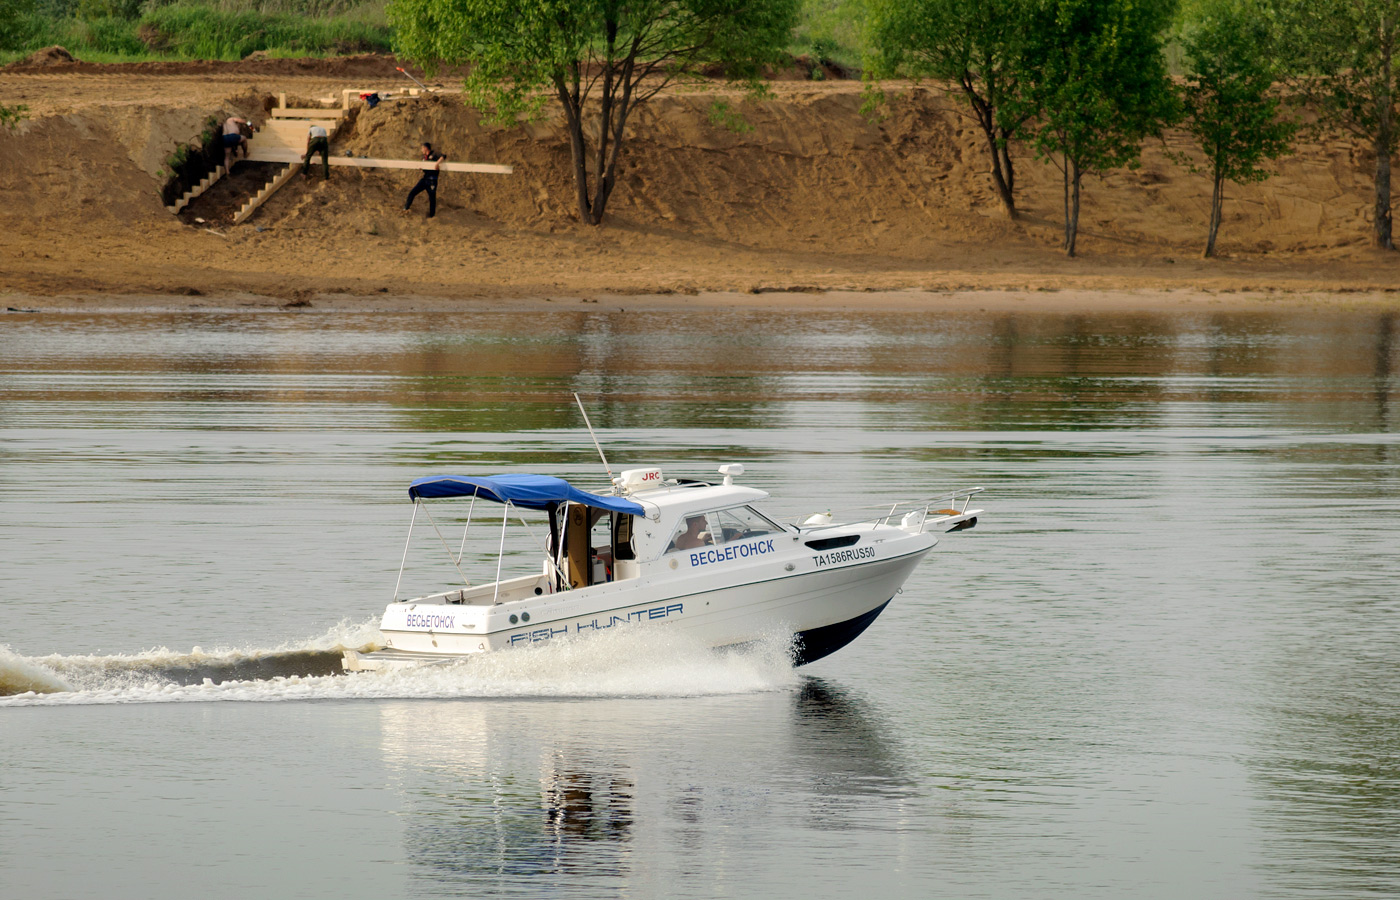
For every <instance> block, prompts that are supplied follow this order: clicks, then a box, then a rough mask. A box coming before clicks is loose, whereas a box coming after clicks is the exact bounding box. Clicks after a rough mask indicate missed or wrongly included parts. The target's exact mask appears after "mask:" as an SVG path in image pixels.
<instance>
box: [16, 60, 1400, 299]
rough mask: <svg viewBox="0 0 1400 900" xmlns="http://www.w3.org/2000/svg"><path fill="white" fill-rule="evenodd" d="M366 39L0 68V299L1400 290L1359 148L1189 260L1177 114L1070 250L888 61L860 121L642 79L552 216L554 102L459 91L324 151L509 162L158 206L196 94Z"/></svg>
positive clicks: (321, 81)
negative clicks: (1005, 203)
mask: <svg viewBox="0 0 1400 900" xmlns="http://www.w3.org/2000/svg"><path fill="white" fill-rule="evenodd" d="M374 66H375V64H374V63H373V61H368V62H366V61H360V62H357V63H356V64H355V66H354V67H353V68H351V69H348V70H346V71H344V72H342V71H339V70H337V69H335V68H334V67H333V66H330V65H329V64H328V66H326V67H322V68H319V69H318V68H317V67H316V66H309V67H306V66H303V67H296V66H288V65H283V66H280V67H273V68H265V69H259V68H258V67H256V66H249V67H247V68H240V67H239V66H238V65H236V64H224V65H220V66H214V67H211V66H204V67H202V68H200V67H198V66H194V65H192V66H191V68H190V69H189V70H188V71H186V70H182V69H180V68H179V67H178V66H171V65H164V64H162V66H161V67H153V68H151V69H150V70H149V71H147V70H140V69H135V68H133V67H113V68H111V69H101V68H97V69H95V70H94V67H87V68H85V69H84V70H82V71H72V72H69V71H63V70H61V69H55V70H54V71H52V72H50V71H25V72H15V71H7V70H0V99H2V100H4V102H9V103H13V102H22V103H25V104H27V105H29V107H30V118H29V119H27V120H26V121H24V122H22V123H21V125H20V127H19V128H18V129H16V130H14V131H12V132H0V230H3V233H4V234H5V235H6V238H5V240H4V241H3V242H0V294H3V295H4V300H3V304H4V305H5V306H15V307H20V308H31V307H35V306H42V307H45V308H89V309H91V308H104V309H121V308H132V307H135V306H150V305H153V304H154V305H160V306H164V307H175V308H182V307H187V306H188V307H210V306H218V307H232V308H254V307H267V308H279V307H282V306H284V305H285V304H288V303H292V302H298V301H304V302H310V303H312V304H313V305H314V307H315V308H341V307H342V306H355V307H357V308H365V309H370V308H374V309H398V308H410V307H412V308H417V307H421V306H425V305H427V306H433V307H436V308H445V309H446V308H463V307H464V305H475V306H480V305H482V304H489V305H499V304H503V303H504V304H507V305H513V304H517V303H524V304H535V303H539V304H545V303H554V302H573V303H578V302H580V301H585V302H586V301H591V300H597V301H599V302H605V303H612V304H616V305H623V306H626V305H631V306H634V307H635V306H641V305H647V306H654V307H658V308H664V307H665V306H667V305H671V304H689V305H703V304H711V305H726V304H763V305H797V306H814V307H829V306H837V305H843V304H859V305H864V306H872V305H874V306H879V307H881V308H884V307H888V308H891V309H893V308H907V309H960V308H995V307H998V306H1002V305H1004V306H1005V307H1006V308H1008V309H1025V308H1043V309H1066V310H1074V309H1081V308H1086V307H1087V308H1099V307H1102V306H1104V305H1108V306H1111V307H1114V308H1119V309H1125V310H1126V309H1162V308H1186V307H1191V308H1194V307H1211V308H1226V307H1228V308H1245V307H1256V306H1264V307H1268V306H1278V305H1279V304H1291V305H1304V306H1307V305H1316V304H1326V305H1330V306H1339V305H1340V306H1347V305H1357V304H1367V305H1377V304H1379V305H1391V304H1393V303H1395V302H1400V301H1396V300H1395V299H1394V298H1396V297H1397V296H1400V295H1395V294H1391V293H1389V291H1391V290H1393V289H1395V288H1397V287H1400V256H1397V255H1396V254H1394V253H1380V252H1378V251H1375V250H1373V249H1371V248H1370V246H1369V244H1368V238H1369V224H1368V222H1367V220H1366V217H1367V215H1368V212H1367V210H1368V208H1369V204H1370V181H1369V176H1368V172H1370V171H1372V170H1373V168H1374V162H1373V161H1371V160H1368V159H1367V151H1366V148H1365V147H1363V146H1361V145H1359V144H1357V143H1355V142H1353V141H1351V140H1350V139H1344V138H1341V137H1337V138H1335V139H1329V140H1327V141H1321V142H1317V143H1313V144H1304V145H1302V146H1300V147H1299V150H1298V154H1297V155H1296V156H1295V157H1292V158H1290V159H1288V160H1284V161H1283V162H1282V163H1281V164H1280V166H1279V175H1278V176H1277V177H1276V178H1273V179H1271V180H1269V181H1267V182H1264V183H1263V184H1261V185H1252V186H1248V187H1240V188H1237V189H1232V191H1231V194H1230V200H1229V203H1228V205H1227V208H1226V213H1227V218H1226V221H1225V224H1224V228H1223V231H1222V245H1221V246H1222V250H1223V252H1224V258H1221V259H1217V260H1202V259H1200V258H1199V256H1198V253H1199V245H1200V241H1201V238H1202V236H1203V231H1204V222H1205V209H1206V204H1207V201H1208V190H1209V186H1208V184H1207V183H1206V181H1205V180H1204V178H1202V177H1201V176H1199V175H1193V174H1191V173H1189V172H1188V171H1187V170H1186V169H1185V168H1183V167H1181V166H1179V165H1177V164H1175V163H1173V162H1171V161H1170V159H1169V157H1168V153H1167V151H1171V150H1182V149H1184V148H1185V147H1186V139H1185V137H1184V136H1183V135H1169V136H1168V140H1167V141H1166V144H1165V146H1153V147H1149V148H1148V150H1147V152H1146V153H1145V154H1144V164H1143V166H1142V168H1141V169H1138V170H1136V171H1121V172H1113V173H1110V174H1109V175H1108V176H1106V177H1104V178H1102V179H1094V180H1093V181H1091V182H1090V183H1088V185H1087V187H1086V195H1085V208H1084V213H1083V223H1084V224H1083V230H1082V232H1081V238H1080V246H1081V251H1082V255H1081V257H1080V258H1078V259H1073V260H1069V259H1065V258H1064V257H1063V255H1062V254H1061V253H1060V251H1059V250H1058V240H1059V237H1060V223H1059V215H1060V211H1059V207H1058V203H1059V200H1060V190H1059V188H1060V185H1059V173H1058V170H1056V169H1054V168H1053V167H1051V166H1048V165H1045V164H1043V163H1039V162H1036V161H1034V160H1032V159H1031V158H1029V156H1027V155H1026V154H1025V153H1022V154H1021V155H1020V156H1019V157H1018V162H1019V165H1020V170H1019V172H1018V177H1019V184H1020V187H1019V191H1020V195H1021V201H1022V208H1023V211H1024V216H1023V218H1022V219H1021V220H1020V221H1017V222H1011V221H1008V220H1007V219H1006V217H1005V216H1004V215H1003V214H1002V212H1001V210H1000V209H999V206H998V204H997V203H996V201H995V198H994V197H993V194H992V189H991V185H990V182H989V180H988V178H987V176H986V174H985V169H986V165H985V162H984V155H983V151H982V148H981V147H980V145H979V139H980V138H979V133H978V132H977V131H976V129H975V128H974V127H973V126H972V125H971V123H970V122H968V121H967V120H966V119H964V118H963V117H962V116H961V115H960V113H959V110H958V107H957V106H956V104H954V103H953V102H951V101H950V100H949V98H948V97H947V96H946V95H944V94H943V93H942V92H939V91H936V90H930V89H926V88H914V87H911V86H907V85H904V86H896V88H897V90H896V91H895V93H894V94H893V99H892V102H891V104H890V107H889V115H888V116H887V117H886V118H884V119H883V120H880V121H871V120H870V119H868V118H866V117H865V116H863V115H862V114H861V112H860V106H861V96H860V85H858V84H852V83H840V82H832V83H823V84H817V83H811V82H778V83H775V85H774V93H773V96H772V97H771V98H769V99H767V100H763V101H759V102H753V101H747V100H743V99H742V98H740V97H739V96H737V95H725V96H727V97H728V99H730V100H732V101H733V102H735V103H738V104H739V105H740V106H741V108H742V109H743V112H744V115H745V117H746V119H747V121H748V123H749V125H751V126H752V130H751V131H747V132H742V133H735V132H733V131H728V130H725V129H724V128H721V127H719V126H717V125H714V124H712V123H711V122H710V121H709V117H708V111H709V108H710V104H711V103H712V102H713V100H714V99H715V97H716V96H717V92H702V93H686V94H675V95H668V96H663V97H662V98H659V99H658V100H657V101H656V102H655V103H654V104H653V105H652V106H650V107H647V108H644V109H643V110H641V111H639V113H638V114H637V116H636V117H635V118H634V121H633V127H634V132H635V134H634V139H633V143H632V144H631V145H630V146H629V149H628V152H627V155H626V157H625V165H624V171H623V173H622V176H621V183H620V185H619V188H618V190H617V192H616V194H615V196H614V200H613V203H612V205H611V206H610V212H609V217H608V221H607V222H606V223H605V224H604V225H603V226H601V227H597V228H594V227H590V226H585V225H581V224H579V223H578V222H577V220H576V219H575V218H574V217H573V209H572V204H573V199H572V197H573V191H572V187H571V183H570V176H569V169H568V149H567V143H566V141H565V140H564V138H563V132H562V130H561V128H560V125H559V123H558V122H556V121H553V120H549V119H546V120H545V121H542V122H538V123H532V124H525V125H519V126H515V127H511V128H502V127H494V126H485V125H482V124H481V122H480V117H479V115H477V114H476V113H475V112H474V111H472V110H469V109H467V108H466V107H464V106H463V104H462V103H461V100H460V97H459V96H457V95H453V94H448V95H445V96H440V97H436V98H426V99H421V100H417V101H404V102H403V103H397V104H395V103H389V104H383V105H381V106H380V107H379V108H378V109H375V110H372V111H367V112H366V113H365V114H364V115H362V116H360V118H359V119H358V120H357V121H356V122H355V123H354V125H353V127H351V128H350V129H348V131H347V132H346V133H345V134H344V136H343V137H342V138H341V139H339V140H338V141H337V145H336V148H335V149H336V152H337V153H342V152H349V153H354V154H356V155H370V156H391V157H403V156H407V155H409V154H411V152H412V148H413V146H414V145H415V144H416V142H418V141H420V140H424V139H432V140H434V141H435V142H436V143H437V144H438V145H439V146H440V147H443V148H444V149H446V150H447V151H448V152H449V156H450V157H451V158H453V159H457V160H468V161H479V162H505V163H510V164H512V165H514V166H515V167H516V173H515V174H514V175H512V176H508V177H502V176H452V177H450V178H447V177H445V178H444V180H443V187H442V191H441V193H440V197H439V215H438V216H437V218H436V219H434V220H431V221H429V220H426V219H424V218H423V217H422V210H421V209H420V210H418V211H417V212H415V213H414V214H411V215H409V216H402V215H400V214H399V213H398V211H397V207H398V206H399V205H400V204H401V203H402V198H403V196H404V193H405V191H406V190H407V187H408V185H409V183H410V182H411V180H412V177H411V176H410V175H405V174H404V173H398V172H385V171H353V172H351V171H346V170H337V171H336V172H335V174H334V177H333V178H332V179H331V180H330V182H328V183H327V182H322V181H320V180H319V179H316V180H313V181H310V182H302V181H300V180H296V181H295V182H294V183H293V184H292V185H290V186H289V187H287V188H286V189H284V190H283V191H282V192H281V193H279V194H278V195H276V196H275V197H274V198H273V199H272V201H271V202H269V203H268V204H267V205H266V206H265V207H264V208H263V209H262V210H260V211H259V212H258V214H257V215H256V216H255V217H254V218H253V219H252V220H250V221H249V222H248V223H246V224H244V225H239V226H232V225H231V224H230V223H229V222H228V221H226V220H227V217H228V215H229V214H230V213H231V210H232V209H233V208H235V207H236V204H237V203H238V202H240V201H239V198H238V197H237V196H235V195H234V192H233V190H232V187H230V188H229V189H228V190H227V191H226V192H225V193H226V194H227V196H224V195H220V194H219V193H218V192H217V191H211V192H210V194H209V195H206V198H207V199H206V198H201V200H200V201H196V204H194V205H192V206H191V208H190V210H188V211H187V212H186V213H185V214H184V215H182V216H181V217H175V216H172V215H171V214H170V213H168V212H167V211H166V210H165V209H164V208H163V207H162V206H161V204H160V200H159V197H158V194H157V192H158V188H159V183H160V180H159V175H160V170H161V168H162V165H163V162H164V159H165V158H166V157H167V156H168V155H169V153H170V152H171V150H173V148H174V146H175V144H176V142H177V141H180V140H186V139H188V138H189V137H191V136H192V135H193V134H194V133H196V132H197V131H198V129H199V125H200V123H201V122H202V121H203V119H204V118H205V117H207V116H208V115H211V114H217V115H223V114H228V113H231V112H235V111H237V112H244V113H251V114H253V115H255V116H256V115H260V114H262V110H263V107H264V105H265V104H266V103H267V101H268V98H270V97H271V96H273V95H274V94H276V93H279V92H287V93H288V94H289V95H291V96H292V97H293V98H306V99H311V98H316V97H320V96H329V95H331V94H332V93H334V92H337V91H338V90H339V89H341V88H343V87H375V86H377V84H378V82H379V81H383V80H385V79H387V77H388V76H387V75H379V74H376V69H375V68H374ZM388 68H389V69H392V65H389V66H388ZM201 201H202V202H201ZM421 202H422V201H421V200H420V205H421ZM196 219H203V220H204V221H202V222H200V221H196ZM391 298H392V299H391Z"/></svg>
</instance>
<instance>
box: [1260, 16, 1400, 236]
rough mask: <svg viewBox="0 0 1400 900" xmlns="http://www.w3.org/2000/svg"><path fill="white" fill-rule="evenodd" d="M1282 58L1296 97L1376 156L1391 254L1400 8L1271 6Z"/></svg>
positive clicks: (1377, 218)
mask: <svg viewBox="0 0 1400 900" xmlns="http://www.w3.org/2000/svg"><path fill="white" fill-rule="evenodd" d="M1266 10H1267V12H1268V13H1269V15H1270V18H1271V21H1272V22H1273V23H1274V25H1275V27H1276V28H1277V29H1278V35H1279V39H1280V47H1281V51H1282V53H1281V55H1282V57H1283V59H1284V61H1285V64H1286V65H1287V66H1288V67H1289V70H1290V71H1291V73H1292V74H1293V78H1292V86H1293V88H1294V90H1295V91H1296V92H1297V94H1298V96H1299V97H1301V98H1302V99H1304V100H1305V101H1307V102H1308V103H1310V104H1311V105H1313V106H1314V107H1315V108H1317V109H1318V110H1319V111H1320V112H1321V113H1322V115H1323V117H1324V119H1325V120H1326V121H1328V122H1329V123H1331V124H1333V125H1335V126H1337V127H1340V128H1342V129H1345V130H1347V131H1350V132H1351V133H1352V134H1354V135H1356V136H1358V137H1360V138H1362V139H1364V140H1366V141H1368V142H1369V143H1370V144H1371V146H1372V148H1373V150H1374V151H1375V154H1376V180H1375V215H1374V220H1373V227H1374V231H1375V234H1374V238H1375V242H1376V246H1378V247H1381V248H1383V249H1393V248H1394V239H1393V236H1392V231H1391V199H1390V159H1391V157H1392V156H1394V154H1395V152H1396V149H1397V146H1400V4H1397V2H1396V0H1272V2H1271V3H1270V4H1269V5H1268V6H1267V7H1266Z"/></svg>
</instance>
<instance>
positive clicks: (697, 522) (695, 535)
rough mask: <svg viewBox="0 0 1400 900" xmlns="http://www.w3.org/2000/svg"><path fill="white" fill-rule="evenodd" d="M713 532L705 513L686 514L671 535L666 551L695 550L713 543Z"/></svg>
mask: <svg viewBox="0 0 1400 900" xmlns="http://www.w3.org/2000/svg"><path fill="white" fill-rule="evenodd" d="M713 534H714V532H713V531H712V530H711V528H710V523H709V521H708V517H707V516H705V515H704V514H697V515H692V516H686V517H685V518H683V519H681V523H680V524H679V525H677V526H676V531H675V534H673V535H671V543H670V544H669V545H667V547H666V552H667V553H675V552H677V551H679V550H694V549H695V548H696V547H704V546H706V545H707V544H713V543H714V538H713Z"/></svg>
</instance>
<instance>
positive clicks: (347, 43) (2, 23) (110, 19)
mask: <svg viewBox="0 0 1400 900" xmlns="http://www.w3.org/2000/svg"><path fill="white" fill-rule="evenodd" d="M281 2H282V3H283V4H285V5H290V6H307V5H316V0H281ZM320 5H322V6H328V5H330V4H329V3H325V2H323V3H321V4H320ZM60 8H62V9H63V10H66V11H65V12H63V13H62V15H57V14H55V13H54V12H53V11H55V10H59V9H60ZM139 8H145V10H146V11H145V12H143V13H140V14H139V16H135V14H132V15H128V13H132V11H133V10H137V9H139ZM0 9H26V10H29V11H28V12H25V13H19V14H16V15H14V16H0V50H12V51H16V52H20V51H33V50H37V49H39V48H40V47H46V46H49V45H52V44H58V45H61V46H63V47H66V48H67V49H68V50H69V51H70V52H71V53H73V54H74V55H76V56H78V57H79V58H80V59H85V60H92V61H117V60H123V59H149V58H158V57H175V58H182V59H241V58H243V57H244V56H247V55H248V54H249V53H252V52H254V51H255V50H265V51H268V52H269V53H270V54H272V55H296V56H316V55H331V54H344V53H361V52H371V51H388V50H389V48H390V46H391V45H392V41H393V36H392V33H391V31H390V30H389V27H388V25H387V23H385V22H384V21H383V18H382V10H381V9H380V8H379V7H377V6H369V7H364V6H359V7H355V8H354V11H352V12H351V13H347V14H344V15H339V16H335V17H329V18H308V17H306V16H303V15H298V14H296V13H293V12H285V13H281V12H263V11H259V10H258V9H254V8H252V7H251V6H250V7H248V8H243V9H239V8H226V7H225V5H224V4H221V5H219V6H214V5H209V4H203V3H198V2H183V3H177V4H170V5H152V4H151V3H150V0H147V2H146V3H144V4H141V3H138V2H128V0H77V2H73V3H71V4H66V5H65V0H39V2H37V3H36V2H35V0H0Z"/></svg>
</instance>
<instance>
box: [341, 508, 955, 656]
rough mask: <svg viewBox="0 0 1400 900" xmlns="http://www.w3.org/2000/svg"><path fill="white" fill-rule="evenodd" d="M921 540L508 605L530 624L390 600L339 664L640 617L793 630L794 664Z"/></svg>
mask: <svg viewBox="0 0 1400 900" xmlns="http://www.w3.org/2000/svg"><path fill="white" fill-rule="evenodd" d="M920 537H921V538H923V539H921V540H910V541H907V542H906V541H899V542H891V546H887V547H884V548H882V550H883V552H882V553H880V554H879V555H878V556H877V557H876V558H873V559H864V560H863V561H856V562H852V563H850V564H846V565H839V566H835V567H831V568H817V569H808V570H806V571H803V570H800V569H798V568H797V567H796V566H795V565H793V564H792V563H793V559H794V558H795V557H785V558H778V559H773V560H772V561H771V562H767V563H765V564H763V565H756V566H750V567H745V569H746V570H745V571H740V570H734V571H731V572H725V573H716V576H715V577H712V578H707V579H696V578H694V577H690V578H669V579H667V578H662V579H655V580H646V579H639V580H637V581H636V583H631V582H615V583H612V584H609V585H605V586H599V588H604V587H605V588H608V589H609V590H600V589H598V588H588V589H584V590H580V591H572V592H566V593H563V594H559V595H555V596H554V597H541V598H536V599H535V600H534V601H532V602H524V603H522V604H510V606H512V607H514V606H517V605H519V606H521V612H524V611H525V607H529V613H530V616H531V618H532V619H533V621H530V620H529V619H527V620H525V621H523V622H521V623H520V624H519V625H518V626H517V627H514V628H505V629H499V630H496V629H490V628H487V627H484V626H485V625H486V624H487V623H486V621H485V620H483V627H482V628H481V629H480V630H479V631H478V632H477V633H472V632H470V631H464V630H463V626H462V625H461V623H460V622H458V617H459V616H462V615H463V610H464V607H462V606H456V605H425V604H411V605H408V606H407V607H406V609H405V610H404V612H405V615H403V616H397V615H395V613H396V611H395V608H394V607H392V606H391V607H390V609H389V610H388V611H386V614H385V621H384V623H383V624H382V625H381V631H383V633H384V635H385V639H386V643H387V644H388V648H387V650H386V651H382V652H379V653H371V654H359V653H347V654H346V659H345V663H344V665H345V668H346V670H347V671H364V670H374V669H383V668H397V667H399V666H403V665H412V664H418V663H424V662H427V663H432V662H444V661H451V660H454V659H459V658H461V657H463V656H468V655H471V654H475V653H482V652H490V651H494V650H501V649H507V648H510V647H519V646H526V645H534V644H540V643H544V642H548V641H552V640H558V639H560V638H563V637H576V636H580V635H591V634H597V633H599V632H603V631H610V630H612V629H613V628H617V627H622V626H631V625H640V624H646V625H657V624H665V625H668V626H670V627H675V628H680V629H682V630H683V631H685V632H686V633H688V634H691V635H694V636H695V637H696V638H698V639H699V640H700V641H702V642H704V643H706V644H708V645H710V646H714V647H721V646H727V645H732V644H741V643H748V642H752V641H754V640H755V639H762V638H764V637H766V636H774V637H778V636H792V637H794V651H793V652H794V658H795V662H797V663H798V664H804V663H809V662H813V661H815V660H818V659H821V658H822V657H825V656H827V655H829V654H831V653H833V652H835V651H836V650H838V649H840V648H841V647H844V646H845V645H846V644H848V643H850V642H851V641H852V640H854V639H855V638H856V637H857V636H859V635H860V633H861V632H863V631H864V630H865V629H866V628H868V627H869V626H870V624H871V623H872V622H874V620H875V618H876V617H878V616H879V615H880V613H881V612H882V611H883V610H884V608H885V607H886V606H887V605H888V604H889V602H890V600H891V599H892V598H893V597H894V595H895V594H896V593H897V592H898V591H899V589H900V588H901V587H902V586H903V584H904V582H905V581H906V580H907V579H908V577H909V575H910V573H912V572H913V570H914V568H915V567H916V566H917V565H918V564H919V562H920V560H922V559H923V557H924V556H925V555H927V554H928V552H929V550H931V549H932V547H933V544H934V543H935V539H934V538H932V537H930V536H920ZM895 544H902V546H895ZM687 587H688V588H690V590H685V589H684V588H687ZM398 606H404V605H403V604H399V605H398ZM497 609H502V610H503V609H504V607H497ZM497 615H499V613H497ZM516 615H518V614H516ZM410 617H411V618H410ZM400 621H405V622H415V623H422V622H436V623H440V624H442V625H444V626H446V625H447V624H448V623H449V622H450V623H451V627H453V628H455V629H457V630H455V631H449V630H446V628H444V629H443V630H424V629H421V628H417V629H415V628H396V627H395V625H396V624H398V622H400ZM526 622H528V623H529V624H526Z"/></svg>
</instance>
